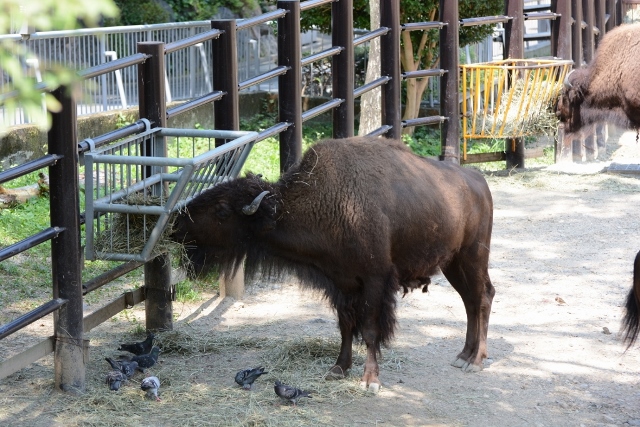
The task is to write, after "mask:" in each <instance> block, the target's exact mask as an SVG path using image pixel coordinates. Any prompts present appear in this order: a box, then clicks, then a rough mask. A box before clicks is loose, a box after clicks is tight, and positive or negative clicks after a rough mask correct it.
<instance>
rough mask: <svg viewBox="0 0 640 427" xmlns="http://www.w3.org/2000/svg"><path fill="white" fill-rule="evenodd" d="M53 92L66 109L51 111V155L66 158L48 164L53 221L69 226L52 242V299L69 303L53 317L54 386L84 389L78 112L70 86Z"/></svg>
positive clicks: (76, 389)
mask: <svg viewBox="0 0 640 427" xmlns="http://www.w3.org/2000/svg"><path fill="white" fill-rule="evenodd" d="M53 95H54V96H55V97H56V99H58V101H59V102H60V104H61V105H62V109H61V111H60V112H58V113H53V114H52V122H51V130H50V131H49V133H48V147H49V148H48V149H49V153H50V154H60V155H62V156H64V157H63V158H62V159H61V160H59V161H58V162H57V163H56V164H55V165H54V166H51V167H49V181H50V199H49V200H50V201H49V203H50V209H51V213H50V214H51V225H52V226H55V227H63V228H64V229H65V231H63V232H62V233H60V234H59V235H58V236H57V237H55V238H54V239H52V240H51V271H52V279H53V298H54V299H56V298H63V299H66V300H68V301H69V302H68V303H67V304H66V305H64V306H63V307H61V308H60V310H58V311H57V312H56V314H55V315H54V319H55V325H54V336H55V338H56V346H55V354H54V369H55V384H56V388H58V389H60V390H63V391H83V390H84V387H85V372H86V369H85V362H86V359H85V357H84V341H83V327H82V254H81V252H80V251H81V249H80V202H79V196H78V150H77V145H78V138H77V129H76V119H77V110H76V102H75V100H74V99H73V96H72V94H71V93H70V91H69V88H68V87H64V86H63V87H60V88H58V89H56V90H55V91H54V92H53Z"/></svg>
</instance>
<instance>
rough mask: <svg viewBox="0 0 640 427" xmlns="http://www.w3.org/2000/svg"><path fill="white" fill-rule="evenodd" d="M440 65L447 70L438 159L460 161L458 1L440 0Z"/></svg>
mask: <svg viewBox="0 0 640 427" xmlns="http://www.w3.org/2000/svg"><path fill="white" fill-rule="evenodd" d="M440 19H441V21H442V22H444V23H445V24H447V25H445V26H444V27H442V29H441V30H440V66H441V67H442V68H443V69H444V70H447V71H448V72H447V73H446V74H444V75H443V76H442V77H441V78H440V114H441V115H442V116H444V117H447V118H448V120H446V121H445V122H444V123H442V127H441V129H442V132H441V134H440V135H441V136H440V141H441V142H440V145H441V154H440V160H446V161H450V162H455V163H460V93H459V92H460V82H459V80H460V77H459V76H460V72H459V66H460V65H459V63H458V61H459V56H460V53H459V52H460V46H459V45H460V43H459V36H458V31H459V20H458V2H456V1H450V0H440Z"/></svg>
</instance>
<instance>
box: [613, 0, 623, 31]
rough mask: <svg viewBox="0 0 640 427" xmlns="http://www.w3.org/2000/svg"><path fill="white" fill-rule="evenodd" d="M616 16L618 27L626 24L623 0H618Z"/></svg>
mask: <svg viewBox="0 0 640 427" xmlns="http://www.w3.org/2000/svg"><path fill="white" fill-rule="evenodd" d="M615 15H616V25H620V24H622V22H624V21H623V20H624V16H623V15H622V0H617V2H616V5H615Z"/></svg>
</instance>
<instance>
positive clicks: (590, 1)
mask: <svg viewBox="0 0 640 427" xmlns="http://www.w3.org/2000/svg"><path fill="white" fill-rule="evenodd" d="M595 1H598V0H595ZM582 17H583V20H584V22H585V23H586V24H587V26H586V27H585V29H584V30H583V31H582V49H583V55H584V62H586V63H587V64H588V63H590V62H591V61H592V60H593V54H594V53H595V49H596V37H595V33H594V27H595V26H596V11H595V6H594V0H582Z"/></svg>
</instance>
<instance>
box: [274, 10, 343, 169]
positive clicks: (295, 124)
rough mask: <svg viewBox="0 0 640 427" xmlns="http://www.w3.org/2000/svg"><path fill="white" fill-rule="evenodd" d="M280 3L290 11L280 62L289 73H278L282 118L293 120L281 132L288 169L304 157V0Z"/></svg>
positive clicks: (281, 26)
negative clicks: (302, 28) (301, 10)
mask: <svg viewBox="0 0 640 427" xmlns="http://www.w3.org/2000/svg"><path fill="white" fill-rule="evenodd" d="M277 7H278V9H284V10H286V11H287V14H286V15H285V16H283V17H282V18H280V19H278V65H280V66H285V67H289V70H288V71H287V72H286V73H285V74H283V75H280V76H279V77H278V92H279V96H278V112H279V116H280V121H281V122H288V123H291V125H290V126H289V127H288V128H287V129H286V130H285V131H284V132H282V133H280V172H285V171H286V170H287V169H289V168H290V167H291V166H293V165H294V164H295V163H296V162H297V161H298V160H300V159H301V158H302V65H301V62H300V61H301V60H302V52H301V47H300V2H299V1H298V0H279V1H278V3H277ZM333 72H334V73H335V70H334V71H333Z"/></svg>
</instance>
